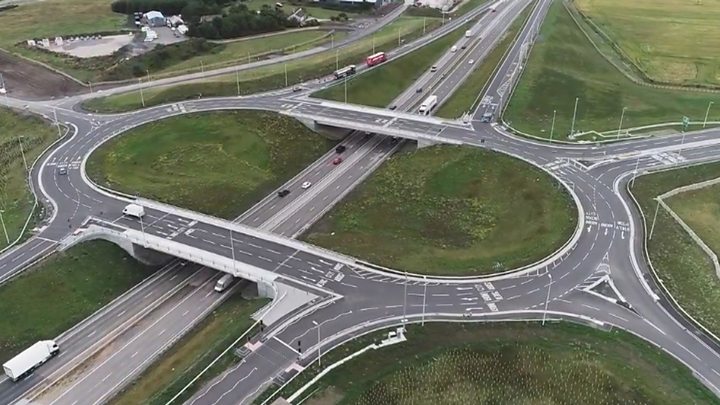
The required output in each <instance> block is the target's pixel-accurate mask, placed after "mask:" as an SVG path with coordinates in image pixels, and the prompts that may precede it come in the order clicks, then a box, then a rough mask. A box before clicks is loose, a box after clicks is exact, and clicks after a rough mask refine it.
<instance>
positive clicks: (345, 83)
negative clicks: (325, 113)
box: [343, 74, 347, 104]
mask: <svg viewBox="0 0 720 405" xmlns="http://www.w3.org/2000/svg"><path fill="white" fill-rule="evenodd" d="M343 82H344V87H345V104H347V74H346V75H345V80H343Z"/></svg>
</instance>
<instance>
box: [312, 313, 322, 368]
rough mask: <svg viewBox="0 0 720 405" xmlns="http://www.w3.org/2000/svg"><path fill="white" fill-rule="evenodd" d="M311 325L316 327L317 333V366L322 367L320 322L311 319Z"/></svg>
mask: <svg viewBox="0 0 720 405" xmlns="http://www.w3.org/2000/svg"><path fill="white" fill-rule="evenodd" d="M312 323H313V325H315V327H316V328H317V333H318V343H317V349H318V351H317V352H318V367H322V351H320V324H319V323H317V322H316V321H312Z"/></svg>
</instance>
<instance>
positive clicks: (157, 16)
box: [143, 11, 165, 27]
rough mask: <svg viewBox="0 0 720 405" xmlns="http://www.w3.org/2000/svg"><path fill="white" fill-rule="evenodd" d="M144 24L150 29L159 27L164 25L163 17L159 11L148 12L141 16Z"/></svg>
mask: <svg viewBox="0 0 720 405" xmlns="http://www.w3.org/2000/svg"><path fill="white" fill-rule="evenodd" d="M143 18H144V19H145V23H146V24H147V25H149V26H151V27H161V26H163V25H165V16H164V15H163V14H162V13H161V12H159V11H148V12H147V13H145V15H143Z"/></svg>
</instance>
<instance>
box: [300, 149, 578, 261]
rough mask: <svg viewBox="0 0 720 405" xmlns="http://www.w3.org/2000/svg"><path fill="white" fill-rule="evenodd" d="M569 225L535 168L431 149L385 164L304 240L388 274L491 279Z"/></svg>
mask: <svg viewBox="0 0 720 405" xmlns="http://www.w3.org/2000/svg"><path fill="white" fill-rule="evenodd" d="M575 217H576V210H575V208H574V204H573V203H572V202H571V200H570V199H569V197H568V196H567V194H566V192H565V191H564V189H562V190H561V189H560V188H559V187H558V185H557V184H556V183H555V182H554V181H553V180H552V179H551V178H550V177H549V176H548V175H546V174H545V173H543V172H542V171H541V170H539V169H537V168H535V167H532V166H530V165H528V164H526V163H524V162H522V161H519V160H516V159H514V158H510V157H507V156H504V155H500V154H496V153H492V152H487V151H484V150H481V149H475V148H460V147H454V146H438V147H430V148H425V149H421V150H418V151H415V152H409V153H403V154H400V155H396V156H394V157H392V158H390V159H389V160H388V161H386V162H385V163H384V164H383V166H381V167H380V168H379V169H378V170H377V172H375V173H374V174H373V175H372V177H370V178H369V179H368V180H366V181H365V183H364V184H362V185H361V186H360V187H359V188H358V189H356V190H355V191H353V192H352V194H351V195H350V197H349V198H347V199H346V200H345V201H343V202H342V203H340V204H339V205H338V206H337V207H335V208H334V209H333V210H331V211H330V212H329V213H328V214H327V215H326V216H325V217H324V218H323V219H322V220H321V221H320V222H318V223H317V224H316V225H315V226H313V227H312V228H311V229H310V231H309V232H308V234H307V235H306V236H305V239H306V240H307V241H308V242H311V243H313V244H316V245H320V246H323V247H326V248H329V249H331V250H334V251H340V252H343V253H347V254H350V255H352V256H355V257H359V258H363V259H366V260H369V261H370V262H373V263H377V264H380V265H383V266H388V267H391V268H395V269H406V270H408V271H413V272H418V273H429V274H452V275H470V274H488V273H493V272H497V271H500V270H507V269H512V268H516V267H519V266H522V265H525V264H529V263H532V262H534V261H536V260H539V259H541V258H543V257H545V256H547V255H548V254H550V253H552V252H553V251H554V250H555V249H557V248H559V247H560V246H561V245H562V244H564V243H565V242H566V241H567V240H568V239H569V238H570V235H571V234H572V232H573V230H574V228H575V223H576V219H575Z"/></svg>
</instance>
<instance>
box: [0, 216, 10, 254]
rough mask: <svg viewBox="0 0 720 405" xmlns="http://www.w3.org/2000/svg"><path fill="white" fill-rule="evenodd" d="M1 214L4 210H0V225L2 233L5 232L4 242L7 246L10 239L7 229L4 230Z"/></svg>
mask: <svg viewBox="0 0 720 405" xmlns="http://www.w3.org/2000/svg"><path fill="white" fill-rule="evenodd" d="M3 212H5V210H0V223H2V227H3V232H5V240H6V241H7V244H8V245H9V244H10V237H9V236H8V233H7V228H5V220H4V219H3V216H2V214H3Z"/></svg>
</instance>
